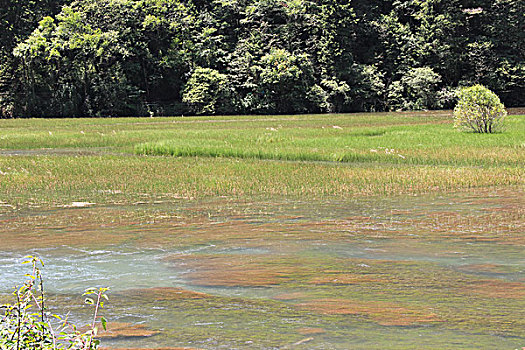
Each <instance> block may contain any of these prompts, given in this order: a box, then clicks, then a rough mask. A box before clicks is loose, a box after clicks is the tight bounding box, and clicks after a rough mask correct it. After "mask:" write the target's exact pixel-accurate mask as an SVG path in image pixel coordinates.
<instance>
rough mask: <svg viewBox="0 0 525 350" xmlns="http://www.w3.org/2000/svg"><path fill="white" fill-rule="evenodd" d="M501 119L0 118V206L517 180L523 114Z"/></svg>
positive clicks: (408, 189) (523, 149) (397, 190)
mask: <svg viewBox="0 0 525 350" xmlns="http://www.w3.org/2000/svg"><path fill="white" fill-rule="evenodd" d="M508 125H509V127H508V131H507V132H505V133H500V134H491V135H479V134H474V133H459V132H457V131H456V130H454V129H453V127H452V118H451V117H450V113H449V112H432V113H394V114H388V113H382V114H352V115H329V116H328V115H305V116H274V117H272V116H270V117H268V116H265V117H254V116H244V117H232V116H229V117H215V118H213V119H209V118H124V119H54V120H47V119H35V120H27V119H18V120H1V121H0V211H1V210H8V209H9V208H12V207H17V206H20V205H24V204H25V205H41V204H46V203H47V204H51V205H64V204H67V203H71V202H73V201H86V202H94V203H134V202H139V201H150V200H156V199H158V198H194V197H207V196H246V195H250V196H277V195H283V196H306V197H319V196H341V197H348V196H355V195H391V194H403V193H409V194H415V193H424V192H434V191H453V190H464V189H468V188H475V187H501V186H523V185H524V183H525V181H524V173H525V170H524V167H523V164H525V138H524V135H525V118H524V117H523V116H510V117H509V118H508ZM21 150H22V151H21ZM23 150H25V151H23ZM17 152H18V154H24V152H25V155H13V154H17ZM143 155H162V156H143Z"/></svg>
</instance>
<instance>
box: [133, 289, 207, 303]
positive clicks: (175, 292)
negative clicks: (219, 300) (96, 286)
mask: <svg viewBox="0 0 525 350" xmlns="http://www.w3.org/2000/svg"><path fill="white" fill-rule="evenodd" d="M124 294H125V295H126V296H128V297H132V298H138V299H147V300H148V301H176V300H187V299H205V298H210V295H208V294H206V293H200V292H194V291H190V290H186V289H182V288H174V287H155V288H145V289H131V290H128V291H126V292H125V293H124Z"/></svg>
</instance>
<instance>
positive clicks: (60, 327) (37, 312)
mask: <svg viewBox="0 0 525 350" xmlns="http://www.w3.org/2000/svg"><path fill="white" fill-rule="evenodd" d="M26 258H27V259H28V260H26V261H24V264H32V266H33V270H32V273H31V274H27V275H26V276H27V277H28V280H27V281H26V282H25V283H24V285H22V286H21V287H19V288H17V289H16V290H15V291H14V292H13V295H14V297H15V303H14V304H5V305H0V310H1V313H0V350H15V349H16V350H26V349H27V350H29V349H31V350H35V349H37V350H51V349H53V350H65V349H68V350H94V349H98V346H99V340H97V339H95V337H96V335H97V327H96V326H95V324H96V321H97V319H100V321H101V324H102V327H103V328H104V329H105V328H106V320H105V318H104V317H100V316H98V312H99V310H100V308H102V307H103V306H104V302H103V299H106V300H107V298H108V297H107V295H106V294H105V292H106V291H107V290H108V288H98V289H97V288H89V289H86V292H85V293H84V294H83V295H87V296H88V297H87V298H86V304H91V305H95V311H94V316H93V322H92V323H91V324H90V325H89V326H88V329H87V331H85V332H82V331H80V330H79V329H78V328H77V327H76V326H75V325H73V324H71V323H70V322H69V321H68V319H67V317H66V318H62V317H60V316H58V315H52V314H50V313H49V312H47V306H46V299H45V293H44V282H43V279H42V273H41V270H40V268H41V267H43V266H44V264H43V262H42V260H40V259H39V258H37V257H33V256H28V257H26ZM51 320H54V321H55V322H54V324H55V325H53V322H51Z"/></svg>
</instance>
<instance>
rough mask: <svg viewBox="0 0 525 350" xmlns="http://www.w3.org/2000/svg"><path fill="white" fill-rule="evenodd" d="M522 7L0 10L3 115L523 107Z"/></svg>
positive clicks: (400, 0) (400, 1) (375, 1)
mask: <svg viewBox="0 0 525 350" xmlns="http://www.w3.org/2000/svg"><path fill="white" fill-rule="evenodd" d="M524 19H525V1H524V0H74V1H71V0H1V11H0V42H1V47H0V115H1V116H3V117H9V116H130V115H181V114H233V113H235V114H268V113H306V112H311V113H313V112H351V111H386V110H406V109H436V108H448V107H451V106H452V105H453V103H454V96H455V91H456V89H457V88H458V87H460V86H466V85H471V84H474V83H480V84H483V85H485V86H487V87H488V88H490V89H492V90H493V91H495V92H496V93H497V94H498V95H499V96H500V97H501V99H502V101H503V102H504V103H505V104H506V105H507V106H518V105H524V104H525V59H524V58H525V24H524V23H525V20H524Z"/></svg>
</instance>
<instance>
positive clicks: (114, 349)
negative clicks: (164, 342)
mask: <svg viewBox="0 0 525 350" xmlns="http://www.w3.org/2000/svg"><path fill="white" fill-rule="evenodd" d="M100 350H202V349H197V348H172V347H169V348H106V347H102V348H100Z"/></svg>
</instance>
